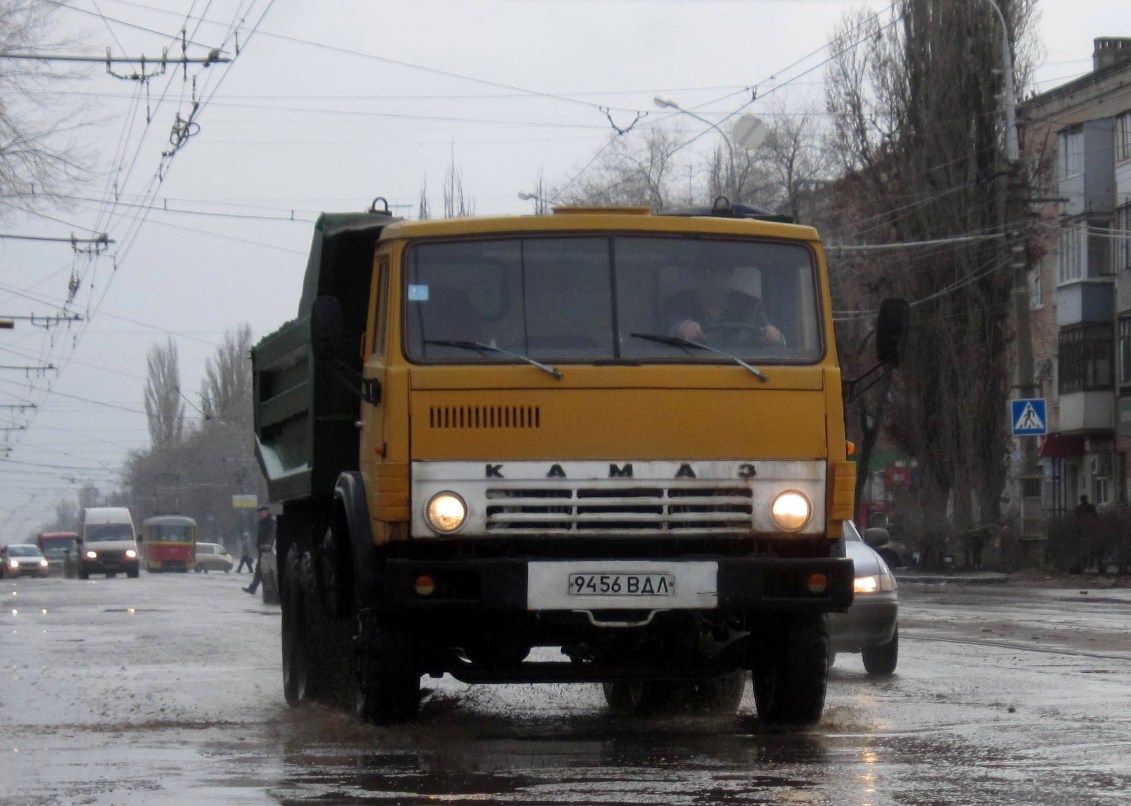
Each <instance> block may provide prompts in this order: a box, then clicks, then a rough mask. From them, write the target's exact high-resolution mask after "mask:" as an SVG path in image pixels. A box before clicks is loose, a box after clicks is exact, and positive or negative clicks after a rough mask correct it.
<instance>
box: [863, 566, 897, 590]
mask: <svg viewBox="0 0 1131 806" xmlns="http://www.w3.org/2000/svg"><path fill="white" fill-rule="evenodd" d="M852 589H853V590H854V591H855V592H856V593H865V594H867V593H877V592H884V591H893V590H895V579H894V578H893V577H892V575H891V574H885V573H884V572H883V571H881V572H880V573H879V574H878V575H876V576H867V577H856V581H855V582H853V583H852Z"/></svg>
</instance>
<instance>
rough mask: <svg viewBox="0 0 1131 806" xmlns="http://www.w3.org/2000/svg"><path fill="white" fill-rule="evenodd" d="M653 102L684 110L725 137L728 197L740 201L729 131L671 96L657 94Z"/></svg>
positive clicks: (662, 107)
mask: <svg viewBox="0 0 1131 806" xmlns="http://www.w3.org/2000/svg"><path fill="white" fill-rule="evenodd" d="M652 102H653V103H654V104H656V106H658V107H659V108H660V109H674V110H675V111H676V112H682V113H683V114H685V115H689V116H691V117H693V118H695V119H696V120H698V121H701V122H703V123H706V124H707V125H708V126H710V127H711V128H712V129H714V130H715V131H717V132H718V133H719V135H720V136H721V137H722V138H723V142H724V143H726V144H727V155H728V156H729V157H730V172H729V174H728V175H727V198H728V199H730V202H731V204H734V203H735V202H736V201H738V200H737V199H736V198H735V196H736V195H737V193H738V173H737V172H736V171H735V169H734V144H733V143H731V141H730V138H729V137H727V133H726V132H724V131H723V130H722V129H721V128H720V127H719V126H718V124H716V123H712V122H711V121H709V120H707V118H705V117H703V116H702V115H698V114H696V113H695V112H692V111H691V110H690V109H684V108H683V107H682V106H680V105H679V104H677V103H676V102H675V101H673V100H672V99H671V98H668V97H666V96H663V95H657V96H656V97H655V98H653V99H652Z"/></svg>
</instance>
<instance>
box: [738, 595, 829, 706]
mask: <svg viewBox="0 0 1131 806" xmlns="http://www.w3.org/2000/svg"><path fill="white" fill-rule="evenodd" d="M767 638H768V640H767V641H766V643H765V645H764V646H762V647H761V652H760V653H759V655H758V656H757V657H755V658H752V663H751V666H752V668H751V678H752V680H753V683H754V702H755V705H756V706H757V708H758V718H759V719H760V720H761V721H763V722H768V723H773V724H781V725H795V726H803V725H813V724H816V722H817V721H818V720H820V718H821V712H822V711H823V710H824V707H825V686H826V684H827V682H828V674H829V667H828V663H829V622H828V618H827V617H826V616H825V615H824V614H819V615H816V616H809V615H799V616H794V617H792V618H789V619H785V620H784V622H783V623H782V624H780V625H778V626H776V627H775V628H774V629H773V631H772V632H771V633H770V634H769V635H768V636H767Z"/></svg>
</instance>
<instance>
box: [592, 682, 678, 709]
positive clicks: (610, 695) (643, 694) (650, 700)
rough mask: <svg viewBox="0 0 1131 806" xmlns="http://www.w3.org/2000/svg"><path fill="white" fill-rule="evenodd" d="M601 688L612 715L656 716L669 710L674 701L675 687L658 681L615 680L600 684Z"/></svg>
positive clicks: (672, 684)
mask: <svg viewBox="0 0 1131 806" xmlns="http://www.w3.org/2000/svg"><path fill="white" fill-rule="evenodd" d="M601 688H602V689H603V690H604V693H605V702H606V703H607V704H608V706H609V710H610V711H612V712H613V713H614V714H624V715H631V714H637V715H640V714H656V713H660V712H662V711H665V710H667V709H668V708H670V707H671V706H672V704H673V702H674V701H675V699H676V696H675V695H676V685H675V684H674V683H664V682H662V681H659V680H645V681H632V680H615V681H613V682H611V683H602V684H601Z"/></svg>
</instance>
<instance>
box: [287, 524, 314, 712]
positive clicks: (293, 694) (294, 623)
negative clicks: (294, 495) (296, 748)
mask: <svg viewBox="0 0 1131 806" xmlns="http://www.w3.org/2000/svg"><path fill="white" fill-rule="evenodd" d="M301 570H302V560H301V559H300V557H299V552H298V547H297V546H291V548H290V550H289V551H288V552H287V558H286V561H285V562H284V563H283V573H284V574H285V575H286V579H285V582H284V585H283V590H284V591H286V594H285V596H284V597H283V601H282V606H283V608H282V609H283V617H282V645H283V697H284V698H286V701H287V704H288V705H301V704H303V703H306V702H310V701H311V700H313V699H314V687H313V678H312V676H311V674H310V644H309V642H308V640H307V634H306V626H307V612H306V596H305V591H304V590H303V584H302V573H301Z"/></svg>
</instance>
